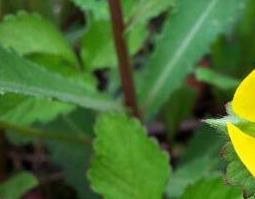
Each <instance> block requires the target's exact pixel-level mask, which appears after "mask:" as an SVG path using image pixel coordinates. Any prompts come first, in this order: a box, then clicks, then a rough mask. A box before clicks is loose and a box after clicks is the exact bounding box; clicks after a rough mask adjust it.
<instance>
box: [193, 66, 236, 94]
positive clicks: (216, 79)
mask: <svg viewBox="0 0 255 199" xmlns="http://www.w3.org/2000/svg"><path fill="white" fill-rule="evenodd" d="M195 74H196V78H197V79H198V80H199V81H202V82H206V83H208V84H211V85H213V86H215V87H217V88H219V89H222V90H233V89H235V88H237V86H238V85H239V83H240V81H239V80H237V79H234V78H232V77H228V76H224V75H221V74H219V73H217V72H215V71H213V70H211V69H208V68H198V69H197V70H196V71H195Z"/></svg>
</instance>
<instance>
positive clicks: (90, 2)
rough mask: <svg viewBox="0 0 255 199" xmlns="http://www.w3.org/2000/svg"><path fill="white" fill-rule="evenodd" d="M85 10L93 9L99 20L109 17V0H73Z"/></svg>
mask: <svg viewBox="0 0 255 199" xmlns="http://www.w3.org/2000/svg"><path fill="white" fill-rule="evenodd" d="M72 1H73V2H74V3H75V4H76V5H77V6H79V7H80V8H81V9H82V10H84V11H91V12H92V13H93V15H94V17H95V18H96V19H98V20H101V19H107V18H109V11H108V5H107V1H98V0H72Z"/></svg>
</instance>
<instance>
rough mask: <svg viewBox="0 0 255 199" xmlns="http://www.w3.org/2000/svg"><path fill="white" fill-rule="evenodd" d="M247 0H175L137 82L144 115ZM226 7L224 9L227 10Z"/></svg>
mask: <svg viewBox="0 0 255 199" xmlns="http://www.w3.org/2000/svg"><path fill="white" fill-rule="evenodd" d="M246 2H247V0H243V1H239V0H224V1H222V0H198V1H196V2H195V3H194V1H193V0H178V1H177V3H176V11H175V14H173V15H172V16H171V17H169V19H168V20H167V22H166V25H165V27H164V30H163V33H162V35H161V37H159V39H158V42H157V44H156V49H155V52H154V54H153V56H152V57H151V59H150V60H149V61H148V63H149V64H148V66H147V67H146V71H145V74H144V75H145V76H144V77H140V78H141V79H143V81H140V84H138V95H139V100H140V104H141V105H142V106H143V111H144V113H145V115H146V116H147V117H150V116H151V115H153V114H155V113H156V112H157V111H158V110H159V108H160V106H161V105H162V104H163V103H165V102H166V100H167V99H168V97H169V96H170V95H171V94H172V93H173V92H174V91H175V90H176V89H177V88H179V87H180V86H181V85H182V83H183V81H184V79H185V78H186V77H187V75H188V74H189V73H191V72H192V68H193V67H194V66H195V65H196V64H197V62H198V61H199V59H201V57H202V56H203V55H204V54H206V53H208V52H209V47H210V44H211V43H212V42H213V41H214V40H215V39H216V37H217V36H218V35H219V34H220V33H224V32H226V31H227V30H228V29H229V28H230V27H231V25H233V23H234V22H236V20H237V19H238V18H239V16H240V15H241V14H242V12H243V10H244V8H245V6H246ZM226 8H227V9H226Z"/></svg>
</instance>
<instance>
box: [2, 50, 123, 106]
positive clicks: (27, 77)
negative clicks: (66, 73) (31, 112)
mask: <svg viewBox="0 0 255 199" xmlns="http://www.w3.org/2000/svg"><path fill="white" fill-rule="evenodd" d="M0 59H1V62H0V91H1V92H2V93H5V92H11V93H19V94H23V95H30V96H36V97H40V98H54V99H57V100H60V101H63V102H69V103H73V104H76V105H80V106H82V107H86V108H94V109H96V110H112V109H116V108H117V109H118V107H119V106H118V105H116V102H113V101H111V100H110V99H108V97H106V96H104V95H102V94H100V93H98V92H97V91H95V90H93V89H91V87H88V86H86V85H85V84H82V82H79V81H78V82H75V81H71V80H69V79H66V78H63V77H62V76H60V75H58V74H55V73H50V72H49V71H47V70H45V69H43V68H41V67H40V66H38V65H36V64H34V63H32V62H30V61H28V60H25V59H22V58H20V57H19V56H17V55H15V54H13V53H10V52H8V51H5V50H3V49H2V48H0Z"/></svg>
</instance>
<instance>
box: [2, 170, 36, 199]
mask: <svg viewBox="0 0 255 199" xmlns="http://www.w3.org/2000/svg"><path fill="white" fill-rule="evenodd" d="M37 185H38V181H37V179H36V178H35V177H34V176H33V175H31V174H30V173H27V172H23V173H19V174H17V175H15V176H13V177H11V178H10V179H8V181H7V182H5V183H3V184H0V198H3V199H20V198H21V197H22V196H23V195H24V194H25V193H26V192H27V191H30V190H31V189H33V188H34V187H36V186H37Z"/></svg>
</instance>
